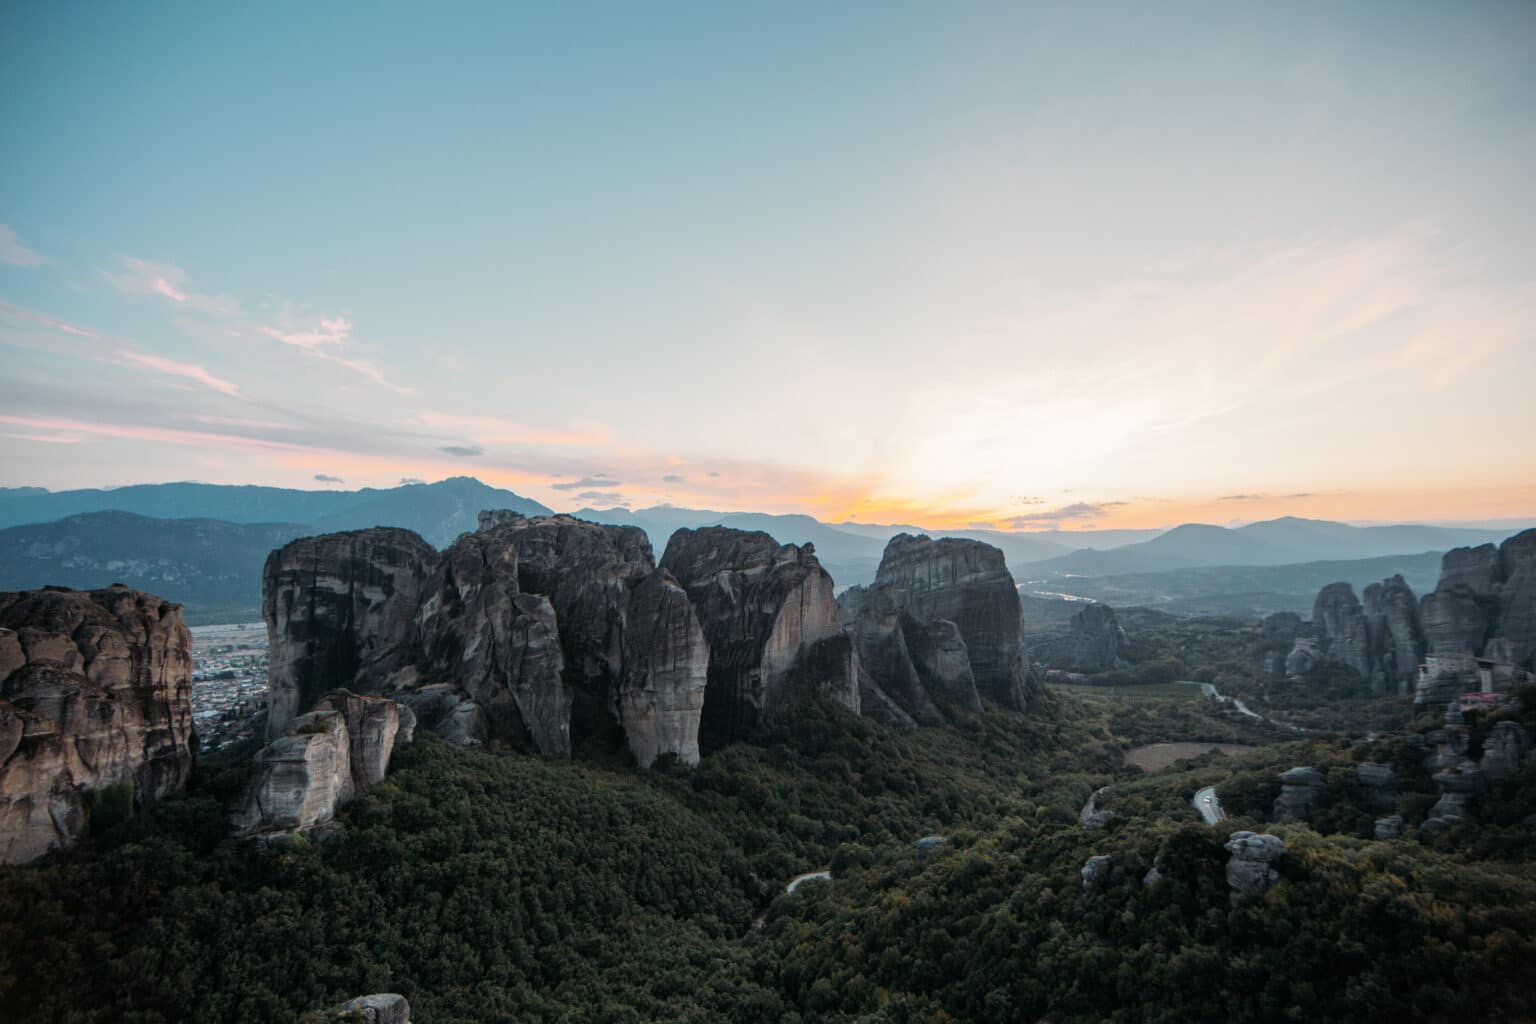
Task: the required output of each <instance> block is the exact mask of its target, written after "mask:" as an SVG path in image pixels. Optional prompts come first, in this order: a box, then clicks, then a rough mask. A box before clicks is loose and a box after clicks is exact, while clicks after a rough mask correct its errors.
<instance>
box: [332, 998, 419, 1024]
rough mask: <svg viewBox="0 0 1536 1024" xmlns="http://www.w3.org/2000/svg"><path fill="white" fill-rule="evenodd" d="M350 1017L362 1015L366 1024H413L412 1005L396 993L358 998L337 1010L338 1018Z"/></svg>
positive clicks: (345, 1018)
mask: <svg viewBox="0 0 1536 1024" xmlns="http://www.w3.org/2000/svg"><path fill="white" fill-rule="evenodd" d="M349 1015H360V1016H361V1017H362V1019H363V1022H364V1024H411V1004H410V1003H408V1002H406V1000H405V996H402V995H399V994H397V993H394V992H381V993H377V994H375V995H371V996H358V997H357V998H356V999H351V1000H348V1001H347V1002H345V1003H343V1004H342V1005H341V1006H339V1007H337V1008H336V1016H337V1017H338V1018H340V1019H343V1020H349V1019H352V1018H351V1016H349Z"/></svg>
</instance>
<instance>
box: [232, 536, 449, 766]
mask: <svg viewBox="0 0 1536 1024" xmlns="http://www.w3.org/2000/svg"><path fill="white" fill-rule="evenodd" d="M436 557H437V551H436V550H435V549H434V548H433V547H432V545H430V544H428V543H427V542H426V541H424V540H422V539H421V538H420V537H418V536H417V535H416V534H414V533H412V532H411V531H409V530H400V529H394V528H391V527H375V528H373V529H370V530H354V531H351V532H349V533H332V534H326V535H324V536H320V537H304V538H301V539H300V540H296V541H293V542H292V543H290V544H287V545H285V546H284V547H281V548H278V549H277V550H276V551H274V552H272V554H271V555H270V556H268V558H267V564H266V568H265V569H264V570H263V572H262V581H261V593H262V615H263V617H264V618H265V619H266V622H267V641H268V663H269V669H268V686H269V691H270V697H269V698H268V701H269V708H268V714H267V738H268V739H274V738H276V737H278V736H281V735H283V734H284V732H285V731H286V730H287V727H288V723H289V722H291V721H292V720H293V719H294V717H295V716H297V715H299V714H301V713H302V712H304V711H305V710H307V709H308V708H311V707H313V706H314V704H315V702H316V701H318V700H319V699H320V697H321V696H322V695H323V694H325V693H326V692H327V691H329V690H331V689H333V688H335V687H338V686H355V687H359V688H364V689H366V688H367V681H368V680H370V679H377V678H381V677H383V676H384V675H386V674H388V672H390V671H392V670H393V669H395V668H397V667H398V665H399V663H400V661H401V660H402V659H403V658H404V657H405V654H406V652H407V651H408V650H409V649H410V647H411V645H412V643H413V641H414V635H413V626H414V621H415V618H416V609H417V605H418V604H419V595H420V591H421V587H422V585H423V584H424V583H425V582H426V579H427V577H428V576H429V575H430V573H431V569H432V564H433V562H434V561H435V559H436Z"/></svg>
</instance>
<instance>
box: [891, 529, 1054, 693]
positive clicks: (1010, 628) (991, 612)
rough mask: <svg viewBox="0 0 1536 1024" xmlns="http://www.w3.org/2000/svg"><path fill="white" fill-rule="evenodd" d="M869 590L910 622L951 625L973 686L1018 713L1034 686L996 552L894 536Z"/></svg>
mask: <svg viewBox="0 0 1536 1024" xmlns="http://www.w3.org/2000/svg"><path fill="white" fill-rule="evenodd" d="M875 587H876V588H880V589H885V590H886V591H888V592H889V593H890V594H891V595H892V598H893V600H894V601H895V603H896V605H897V606H898V607H899V608H901V609H903V610H904V611H906V612H907V613H908V614H910V615H911V616H913V617H914V618H916V619H918V620H920V621H924V622H929V621H933V620H936V619H946V620H948V621H950V622H953V623H954V624H955V625H956V626H957V627H958V628H959V631H960V636H961V637H962V638H963V639H964V640H965V646H966V651H967V653H968V656H969V658H970V662H971V672H972V674H973V676H974V677H975V679H976V688H977V690H979V691H980V693H981V694H982V695H983V696H986V697H988V698H990V699H992V700H994V701H996V702H997V703H998V704H1001V705H1002V706H1003V707H1007V708H1014V709H1017V710H1023V709H1024V708H1025V707H1027V706H1028V704H1029V699H1030V697H1031V696H1032V695H1036V694H1038V693H1040V692H1041V690H1040V684H1039V682H1038V681H1037V679H1036V678H1035V676H1033V675H1032V674H1031V673H1030V671H1029V658H1028V656H1027V655H1026V654H1025V653H1024V613H1023V609H1022V607H1021V605H1020V603H1019V592H1018V589H1017V588H1016V587H1015V586H1014V581H1013V576H1012V574H1011V573H1009V571H1008V565H1007V563H1006V561H1005V560H1004V558H1003V553H1002V551H1000V550H999V549H997V548H995V547H993V546H992V545H990V544H983V543H982V542H981V541H976V540H965V539H959V538H954V537H945V538H942V539H940V540H933V539H931V538H929V537H925V536H912V535H911V534H905V533H903V534H898V535H897V536H895V537H892V538H891V540H890V542H889V543H888V544H887V545H886V546H885V554H884V555H883V556H882V557H881V559H880V568H879V570H878V571H877V572H876V574H875Z"/></svg>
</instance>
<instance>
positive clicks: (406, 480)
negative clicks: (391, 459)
mask: <svg viewBox="0 0 1536 1024" xmlns="http://www.w3.org/2000/svg"><path fill="white" fill-rule="evenodd" d="M425 483H426V481H425V480H423V479H422V478H421V477H419V476H403V477H401V478H400V486H401V487H411V486H414V485H419V484H425Z"/></svg>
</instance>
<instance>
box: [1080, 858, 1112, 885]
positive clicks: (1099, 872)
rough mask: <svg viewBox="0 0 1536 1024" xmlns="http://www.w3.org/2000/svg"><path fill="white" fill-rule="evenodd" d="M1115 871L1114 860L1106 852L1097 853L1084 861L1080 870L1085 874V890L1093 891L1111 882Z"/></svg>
mask: <svg viewBox="0 0 1536 1024" xmlns="http://www.w3.org/2000/svg"><path fill="white" fill-rule="evenodd" d="M1113 872H1114V861H1113V860H1112V859H1111V858H1110V857H1109V856H1108V855H1106V854H1096V855H1095V856H1092V857H1089V858H1088V860H1087V861H1085V862H1084V863H1083V867H1082V870H1081V871H1080V872H1079V874H1081V875H1082V876H1083V890H1084V891H1085V892H1093V891H1094V890H1097V889H1102V888H1104V886H1106V885H1108V884H1109V879H1110V876H1111V875H1112V874H1113Z"/></svg>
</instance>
